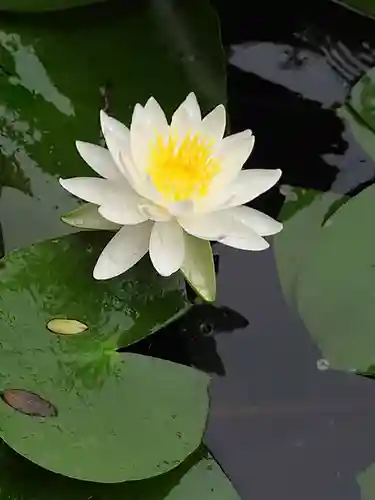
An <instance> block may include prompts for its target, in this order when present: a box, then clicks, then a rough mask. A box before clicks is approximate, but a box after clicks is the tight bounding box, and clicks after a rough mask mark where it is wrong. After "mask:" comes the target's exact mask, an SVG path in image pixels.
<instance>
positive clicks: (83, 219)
mask: <svg viewBox="0 0 375 500" xmlns="http://www.w3.org/2000/svg"><path fill="white" fill-rule="evenodd" d="M98 208H99V207H98V206H97V205H93V204H92V203H85V204H84V205H81V206H80V207H78V208H76V209H74V210H72V211H71V212H69V213H67V214H65V215H63V216H62V217H61V220H62V221H63V222H65V223H66V224H69V225H70V226H73V227H78V228H80V229H104V230H108V231H117V230H118V229H120V227H121V226H120V225H119V224H115V223H113V222H110V221H109V220H107V219H105V218H104V217H102V216H101V215H100V213H99V212H98Z"/></svg>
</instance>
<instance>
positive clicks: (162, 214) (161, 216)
mask: <svg viewBox="0 0 375 500" xmlns="http://www.w3.org/2000/svg"><path fill="white" fill-rule="evenodd" d="M139 210H140V211H141V212H142V213H143V214H144V215H145V216H146V217H147V219H151V220H153V221H155V222H165V221H168V220H170V219H171V217H172V216H171V214H170V213H169V212H168V210H166V209H165V208H163V207H160V206H158V205H155V203H152V202H151V201H146V200H145V201H143V200H142V201H141V202H140V204H139Z"/></svg>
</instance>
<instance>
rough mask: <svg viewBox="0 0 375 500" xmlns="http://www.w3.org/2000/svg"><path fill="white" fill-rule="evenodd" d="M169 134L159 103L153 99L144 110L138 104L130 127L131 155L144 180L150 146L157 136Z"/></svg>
mask: <svg viewBox="0 0 375 500" xmlns="http://www.w3.org/2000/svg"><path fill="white" fill-rule="evenodd" d="M168 132H169V127H168V123H167V120H166V118H165V115H164V112H163V110H162V109H161V107H160V106H159V104H158V102H157V101H156V100H155V99H154V98H153V97H151V98H150V99H149V100H148V101H147V103H146V106H145V107H144V108H142V106H141V105H140V104H136V106H135V108H134V112H133V118H132V124H131V127H130V145H131V155H132V158H133V161H134V164H135V166H136V167H137V169H138V170H139V173H140V175H141V177H142V178H145V177H146V171H147V168H148V160H149V154H150V146H151V145H152V143H153V141H154V140H155V139H156V137H157V136H159V135H161V136H162V137H165V136H166V135H167V134H168Z"/></svg>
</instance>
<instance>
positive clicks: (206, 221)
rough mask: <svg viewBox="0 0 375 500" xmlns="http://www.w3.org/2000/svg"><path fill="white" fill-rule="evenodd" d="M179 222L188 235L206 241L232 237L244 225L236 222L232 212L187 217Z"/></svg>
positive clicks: (225, 211)
mask: <svg viewBox="0 0 375 500" xmlns="http://www.w3.org/2000/svg"><path fill="white" fill-rule="evenodd" d="M178 220H179V223H180V224H181V226H182V227H183V228H184V229H185V231H186V232H187V233H189V234H191V235H193V236H196V237H197V238H202V239H205V240H221V239H222V238H225V237H226V236H229V235H231V234H232V233H233V232H234V231H235V230H236V226H242V225H243V224H242V223H240V222H236V220H235V218H234V216H233V213H232V212H231V211H230V210H221V211H217V212H210V213H207V214H196V215H186V216H181V217H179V219H178Z"/></svg>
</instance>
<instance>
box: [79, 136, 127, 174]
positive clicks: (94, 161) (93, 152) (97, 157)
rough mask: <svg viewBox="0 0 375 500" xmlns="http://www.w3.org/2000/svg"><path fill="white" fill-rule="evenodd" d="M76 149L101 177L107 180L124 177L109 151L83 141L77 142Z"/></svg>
mask: <svg viewBox="0 0 375 500" xmlns="http://www.w3.org/2000/svg"><path fill="white" fill-rule="evenodd" d="M76 147H77V150H78V152H79V154H80V155H81V156H82V158H83V159H84V160H85V162H86V163H87V164H88V165H89V166H90V167H91V168H92V169H93V170H94V171H95V172H96V173H97V174H99V175H100V176H102V177H104V178H105V179H118V178H120V177H122V175H121V173H120V171H119V169H118V168H117V166H116V164H115V162H114V160H113V158H112V155H111V153H110V152H109V150H108V149H105V148H102V147H100V146H96V145H95V144H90V143H89V142H82V141H77V142H76Z"/></svg>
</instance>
